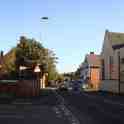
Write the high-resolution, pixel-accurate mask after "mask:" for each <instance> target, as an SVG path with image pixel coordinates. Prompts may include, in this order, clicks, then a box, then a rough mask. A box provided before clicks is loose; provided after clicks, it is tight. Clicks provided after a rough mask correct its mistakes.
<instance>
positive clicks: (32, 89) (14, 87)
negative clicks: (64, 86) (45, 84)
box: [0, 80, 40, 97]
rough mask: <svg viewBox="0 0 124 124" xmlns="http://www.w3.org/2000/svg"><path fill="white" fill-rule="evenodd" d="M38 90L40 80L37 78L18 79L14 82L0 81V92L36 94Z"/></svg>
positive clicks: (17, 94)
mask: <svg viewBox="0 0 124 124" xmlns="http://www.w3.org/2000/svg"><path fill="white" fill-rule="evenodd" d="M39 92H40V82H39V81H37V80H19V81H17V82H16V83H14V84H10V83H1V84H0V93H7V94H10V93H14V94H15V95H16V96H25V97H30V96H38V95H39Z"/></svg>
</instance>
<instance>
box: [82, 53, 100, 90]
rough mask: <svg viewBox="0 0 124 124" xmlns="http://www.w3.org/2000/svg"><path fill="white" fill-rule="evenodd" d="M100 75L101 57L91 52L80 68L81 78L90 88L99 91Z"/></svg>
mask: <svg viewBox="0 0 124 124" xmlns="http://www.w3.org/2000/svg"><path fill="white" fill-rule="evenodd" d="M100 74H101V57H100V55H96V54H94V52H90V54H87V55H86V57H85V60H84V62H83V63H82V64H81V66H80V77H81V78H82V79H83V80H84V81H85V82H86V83H88V85H89V87H91V88H93V89H96V90H97V89H99V85H100V77H101V76H100Z"/></svg>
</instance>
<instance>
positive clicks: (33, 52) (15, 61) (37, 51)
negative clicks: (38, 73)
mask: <svg viewBox="0 0 124 124" xmlns="http://www.w3.org/2000/svg"><path fill="white" fill-rule="evenodd" d="M11 51H13V52H11V53H10V54H9V55H8V58H10V57H11V56H12V55H13V58H11V61H8V59H7V60H6V68H8V72H11V71H15V72H16V73H17V72H18V69H19V66H20V65H25V64H26V63H31V64H34V65H36V64H39V65H41V67H42V71H43V72H48V74H49V80H53V79H55V78H56V76H57V73H58V72H57V70H56V62H57V61H56V60H57V57H56V55H55V53H54V52H53V51H52V50H49V49H47V48H44V47H43V45H42V44H41V43H40V42H38V41H36V40H35V39H28V38H26V37H24V36H21V37H20V40H19V43H18V44H17V46H16V47H15V48H12V50H11ZM10 63H11V64H10ZM10 65H11V66H10ZM27 66H28V65H27Z"/></svg>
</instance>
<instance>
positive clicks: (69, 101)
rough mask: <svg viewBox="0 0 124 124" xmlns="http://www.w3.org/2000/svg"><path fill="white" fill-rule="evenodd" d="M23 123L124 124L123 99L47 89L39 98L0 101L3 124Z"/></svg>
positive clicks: (0, 117)
mask: <svg viewBox="0 0 124 124" xmlns="http://www.w3.org/2000/svg"><path fill="white" fill-rule="evenodd" d="M116 98H117V99H116ZM120 99H121V100H120ZM22 123H24V124H27V123H30V124H124V100H123V96H122V97H116V96H115V97H114V96H113V97H112V96H109V95H107V94H106V95H105V94H101V93H85V92H73V91H71V92H68V91H56V90H44V91H42V92H41V95H40V97H34V98H28V99H25V98H16V99H13V100H9V101H7V100H6V102H5V103H4V101H3V102H0V124H22Z"/></svg>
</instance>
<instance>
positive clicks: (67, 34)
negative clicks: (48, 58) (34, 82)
mask: <svg viewBox="0 0 124 124" xmlns="http://www.w3.org/2000/svg"><path fill="white" fill-rule="evenodd" d="M123 5H124V0H0V50H4V51H5V53H6V52H8V51H9V50H10V49H11V48H12V47H14V46H16V44H17V42H18V41H19V37H20V36H21V35H24V36H27V37H28V38H35V39H36V40H38V41H40V42H41V43H43V45H44V46H45V47H47V48H50V49H52V50H53V51H54V52H55V53H56V56H57V57H58V58H59V60H58V64H57V69H58V71H59V72H60V73H63V72H73V71H75V70H76V69H77V68H78V66H79V65H80V64H81V62H83V61H84V57H85V55H86V54H87V53H89V52H90V51H94V52H95V53H96V54H100V52H101V48H102V44H103V39H104V33H105V30H106V29H108V30H109V31H113V32H124V7H123ZM44 16H47V17H49V20H47V21H42V20H41V19H40V18H41V17H44Z"/></svg>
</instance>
